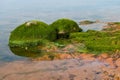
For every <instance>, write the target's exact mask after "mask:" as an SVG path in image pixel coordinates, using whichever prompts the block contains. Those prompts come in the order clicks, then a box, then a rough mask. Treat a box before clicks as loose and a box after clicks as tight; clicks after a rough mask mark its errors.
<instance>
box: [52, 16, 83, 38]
mask: <svg viewBox="0 0 120 80" xmlns="http://www.w3.org/2000/svg"><path fill="white" fill-rule="evenodd" d="M50 27H51V28H54V29H55V30H56V31H57V39H59V38H69V34H70V33H72V32H81V31H82V29H81V28H79V26H78V24H77V23H76V22H75V21H73V20H70V19H65V18H63V19H58V20H57V21H55V22H53V23H52V24H50Z"/></svg>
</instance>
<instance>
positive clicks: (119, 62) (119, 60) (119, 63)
mask: <svg viewBox="0 0 120 80" xmlns="http://www.w3.org/2000/svg"><path fill="white" fill-rule="evenodd" d="M115 64H116V65H117V66H118V67H120V58H119V59H117V60H116V62H115Z"/></svg>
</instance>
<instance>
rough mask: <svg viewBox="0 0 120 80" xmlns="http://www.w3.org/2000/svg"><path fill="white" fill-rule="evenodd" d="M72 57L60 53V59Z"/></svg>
mask: <svg viewBox="0 0 120 80" xmlns="http://www.w3.org/2000/svg"><path fill="white" fill-rule="evenodd" d="M70 58H72V56H71V55H69V54H61V55H60V59H70Z"/></svg>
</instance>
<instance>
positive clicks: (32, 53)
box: [10, 47, 44, 58]
mask: <svg viewBox="0 0 120 80" xmlns="http://www.w3.org/2000/svg"><path fill="white" fill-rule="evenodd" d="M10 50H11V51H12V52H13V53H14V54H15V55H18V56H22V57H29V58H36V57H40V56H43V55H44V53H43V52H41V50H40V49H38V48H37V47H34V48H27V49H25V48H19V47H16V48H12V47H10Z"/></svg>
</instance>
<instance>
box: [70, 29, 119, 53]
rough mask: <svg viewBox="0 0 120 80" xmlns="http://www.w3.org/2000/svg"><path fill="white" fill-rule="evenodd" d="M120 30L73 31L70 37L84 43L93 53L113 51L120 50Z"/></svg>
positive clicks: (74, 40)
mask: <svg viewBox="0 0 120 80" xmlns="http://www.w3.org/2000/svg"><path fill="white" fill-rule="evenodd" d="M119 34H120V31H118V32H102V31H94V30H89V31H87V32H80V33H72V34H71V35H70V39H71V41H73V42H77V43H83V44H84V45H85V47H86V49H87V50H88V52H91V53H96V54H98V53H102V52H112V51H116V50H120V46H119V45H120V35H119Z"/></svg>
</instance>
